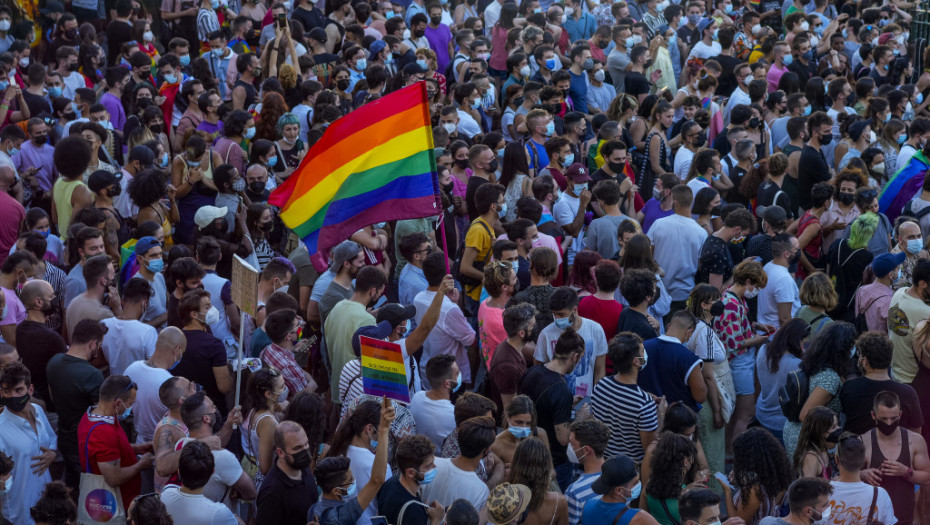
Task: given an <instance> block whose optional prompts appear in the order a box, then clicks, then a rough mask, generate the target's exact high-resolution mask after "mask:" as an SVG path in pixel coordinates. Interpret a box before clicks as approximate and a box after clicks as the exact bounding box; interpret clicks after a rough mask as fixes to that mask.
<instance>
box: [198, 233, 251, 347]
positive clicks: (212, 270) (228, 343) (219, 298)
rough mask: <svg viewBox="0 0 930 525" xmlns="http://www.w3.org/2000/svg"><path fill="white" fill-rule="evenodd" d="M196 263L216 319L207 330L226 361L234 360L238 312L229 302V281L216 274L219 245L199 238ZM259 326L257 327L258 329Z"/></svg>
mask: <svg viewBox="0 0 930 525" xmlns="http://www.w3.org/2000/svg"><path fill="white" fill-rule="evenodd" d="M196 249H197V252H196V253H197V261H198V262H199V263H200V266H201V268H203V270H204V276H203V279H202V283H203V288H204V290H206V291H208V292H210V302H211V303H212V304H214V305H216V306H217V311H218V312H219V314H220V315H219V319H218V320H217V322H215V323H213V324H211V325H210V330H211V331H212V332H213V335H214V336H216V338H217V339H219V340H220V341H222V342H223V345H224V346H225V347H226V357H227V359H229V360H234V359H235V358H236V355H237V352H238V348H239V346H238V344H237V343H236V335H235V334H238V333H239V322H240V317H239V315H240V314H239V308H238V307H236V305H235V303H233V302H232V295H231V292H230V288H231V284H230V281H229V279H225V278H223V277H220V276H219V275H218V274H217V273H216V264H217V263H218V262H219V261H220V259H221V258H222V250H221V249H220V244H219V242H218V241H217V240H216V239H214V238H213V237H209V236H205V237H201V238H200V239H199V240H198V241H197V247H196ZM260 324H261V323H259V325H260Z"/></svg>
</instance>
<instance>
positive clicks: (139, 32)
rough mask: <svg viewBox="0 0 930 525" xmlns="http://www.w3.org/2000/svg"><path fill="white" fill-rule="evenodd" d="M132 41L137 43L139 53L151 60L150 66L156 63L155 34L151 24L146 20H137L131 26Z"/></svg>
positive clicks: (157, 55)
mask: <svg viewBox="0 0 930 525" xmlns="http://www.w3.org/2000/svg"><path fill="white" fill-rule="evenodd" d="M132 39H133V40H135V41H136V42H138V43H139V51H142V52H143V53H145V54H146V55H148V56H150V57H151V58H152V64H155V63H157V62H158V57H159V54H158V49H156V48H155V43H154V42H155V33H153V32H152V24H151V23H149V22H148V21H147V20H139V21H137V22H135V23H133V24H132Z"/></svg>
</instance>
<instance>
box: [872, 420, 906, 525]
mask: <svg viewBox="0 0 930 525" xmlns="http://www.w3.org/2000/svg"><path fill="white" fill-rule="evenodd" d="M898 430H899V431H900V432H901V453H900V454H898V463H901V464H902V465H905V466H907V467H910V466H911V450H910V446H909V445H908V440H907V429H906V428H904V427H900V428H899V429H898ZM871 438H872V457H871V458H870V459H869V467H870V468H880V467H881V465H882V462H884V461H885V459H887V458H885V456H884V455H883V454H882V450H881V447H879V446H878V432H877V430H876V429H874V428H873V429H872V433H871ZM881 487H882V488H883V489H885V490H887V491H888V495H889V496H891V504H892V506H893V507H894V514H895V517H896V518H898V523H900V524H902V525H908V524H910V523H911V522H913V521H914V484H913V483H911V482H909V481H907V480H905V479H904V476H882V484H881Z"/></svg>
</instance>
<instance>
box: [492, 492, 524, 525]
mask: <svg viewBox="0 0 930 525" xmlns="http://www.w3.org/2000/svg"><path fill="white" fill-rule="evenodd" d="M532 497H533V493H532V492H531V491H530V488H529V487H527V486H526V485H519V484H513V483H501V484H500V485H498V486H496V487H494V490H492V491H491V493H490V494H489V495H488V522H489V523H493V524H494V525H510V523H512V522H513V521H514V520H515V519H517V518H519V517H520V515H521V514H523V512H524V511H525V510H526V508H527V507H529V505H530V499H531V498H532Z"/></svg>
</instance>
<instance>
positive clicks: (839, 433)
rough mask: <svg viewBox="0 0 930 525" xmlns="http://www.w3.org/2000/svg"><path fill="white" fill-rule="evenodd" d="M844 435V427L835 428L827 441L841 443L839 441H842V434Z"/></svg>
mask: <svg viewBox="0 0 930 525" xmlns="http://www.w3.org/2000/svg"><path fill="white" fill-rule="evenodd" d="M842 435H843V429H842V428H838V429H836V430H834V431H833V432H830V435H829V436H827V443H839V442H840V436H842Z"/></svg>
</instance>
